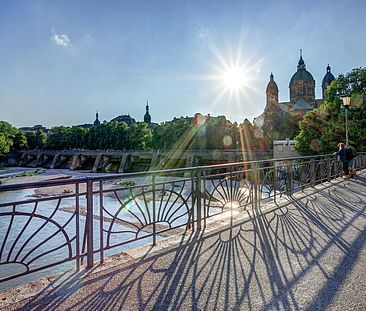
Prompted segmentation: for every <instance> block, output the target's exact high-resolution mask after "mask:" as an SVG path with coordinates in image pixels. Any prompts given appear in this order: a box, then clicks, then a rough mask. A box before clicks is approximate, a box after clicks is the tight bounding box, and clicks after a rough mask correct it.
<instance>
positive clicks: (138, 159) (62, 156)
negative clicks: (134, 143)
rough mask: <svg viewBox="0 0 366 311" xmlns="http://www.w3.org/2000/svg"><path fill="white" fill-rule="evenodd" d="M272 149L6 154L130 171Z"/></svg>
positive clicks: (59, 165)
mask: <svg viewBox="0 0 366 311" xmlns="http://www.w3.org/2000/svg"><path fill="white" fill-rule="evenodd" d="M271 156H272V151H270V150H268V151H263V150H254V151H244V152H243V151H242V150H236V149H235V150H198V151H186V150H170V151H116V150H62V151H60V150H27V151H22V152H20V153H18V154H12V155H11V156H9V160H8V164H9V165H10V166H21V167H34V168H36V167H41V168H49V169H70V170H85V171H92V172H94V173H98V172H100V173H133V172H143V171H149V170H156V169H172V168H185V167H194V166H204V165H215V164H226V163H234V162H242V161H247V160H249V161H250V160H265V159H269V158H271Z"/></svg>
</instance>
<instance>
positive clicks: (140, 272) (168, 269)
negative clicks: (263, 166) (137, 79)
mask: <svg viewBox="0 0 366 311" xmlns="http://www.w3.org/2000/svg"><path fill="white" fill-rule="evenodd" d="M365 189H366V179H365V178H364V177H362V176H360V177H358V178H357V180H355V181H354V180H350V181H346V182H344V183H340V184H338V185H336V186H331V187H329V188H326V189H323V190H321V191H317V192H316V193H314V194H313V195H310V196H308V197H306V198H304V199H301V200H299V201H295V200H294V201H292V202H291V204H289V205H287V206H286V207H282V208H278V209H276V210H274V211H271V212H269V213H266V214H263V215H254V214H252V215H251V217H250V219H248V220H247V221H245V222H242V223H239V224H232V226H230V227H228V228H226V229H222V230H221V231H218V232H214V233H204V232H202V233H200V234H198V233H197V234H196V235H192V236H190V239H189V242H184V243H181V245H179V246H177V247H174V248H171V249H168V250H166V251H164V252H161V253H159V254H155V255H150V256H146V257H145V258H142V259H140V260H138V261H136V262H133V263H130V264H128V265H125V266H119V267H118V266H117V267H115V268H113V269H110V270H106V271H102V272H98V273H93V274H90V275H88V276H85V277H82V275H80V274H74V275H71V276H69V277H68V278H67V279H65V280H63V282H62V283H60V284H58V285H57V286H55V287H54V288H49V289H48V290H47V291H44V292H42V293H40V294H38V295H37V296H35V297H33V298H32V299H30V300H27V301H26V302H25V301H23V302H20V303H19V304H18V305H17V306H13V308H17V307H18V308H19V309H21V310H28V309H31V310H39V309H43V308H47V309H52V310H56V309H73V310H74V309H83V310H113V309H116V310H179V309H181V310H187V309H188V310H239V309H240V310H324V309H335V310H337V309H343V310H345V309H348V310H350V309H353V310H354V309H358V308H359V309H360V310H361V309H365V308H366V303H365V304H364V305H363V292H364V290H365V284H364V283H365V282H364V281H363V278H362V277H361V278H360V279H357V276H358V275H359V273H358V272H359V271H358V269H361V268H362V267H363V268H364V267H365V265H364V264H363V263H362V259H363V258H364V256H361V255H362V254H363V255H365V241H366V230H365V224H366V219H365V218H366V196H365V195H364V193H365ZM364 261H366V259H365V260H364ZM363 268H362V269H363ZM360 272H361V274H362V273H363V272H364V270H361V271H360ZM361 276H362V275H361ZM354 282H356V283H354ZM360 283H361V284H360ZM355 286H356V287H357V286H360V288H359V290H357V288H356V290H355V288H354V287H355ZM349 288H352V291H351V290H350V291H349V290H348V289H349ZM349 292H351V294H352V295H353V296H352V297H350V296H349ZM347 300H348V302H347ZM344 306H345V307H344ZM347 306H348V307H352V308H348V307H347Z"/></svg>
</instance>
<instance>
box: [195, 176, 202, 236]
mask: <svg viewBox="0 0 366 311" xmlns="http://www.w3.org/2000/svg"><path fill="white" fill-rule="evenodd" d="M196 200H197V201H196V202H197V204H196V208H197V230H201V220H202V210H201V207H202V204H201V170H199V169H197V170H196Z"/></svg>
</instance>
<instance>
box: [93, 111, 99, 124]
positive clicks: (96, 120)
mask: <svg viewBox="0 0 366 311" xmlns="http://www.w3.org/2000/svg"><path fill="white" fill-rule="evenodd" d="M98 117H99V114H98V110H97V113H96V114H95V121H94V125H100V121H99V119H98Z"/></svg>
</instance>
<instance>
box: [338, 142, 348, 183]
mask: <svg viewBox="0 0 366 311" xmlns="http://www.w3.org/2000/svg"><path fill="white" fill-rule="evenodd" d="M337 146H338V148H339V150H338V151H337V152H335V153H334V154H335V155H337V156H339V160H340V161H341V162H342V166H343V172H344V175H343V177H344V178H349V170H348V160H347V158H346V153H347V150H346V147H345V145H344V144H343V143H339V144H338V145H337Z"/></svg>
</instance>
